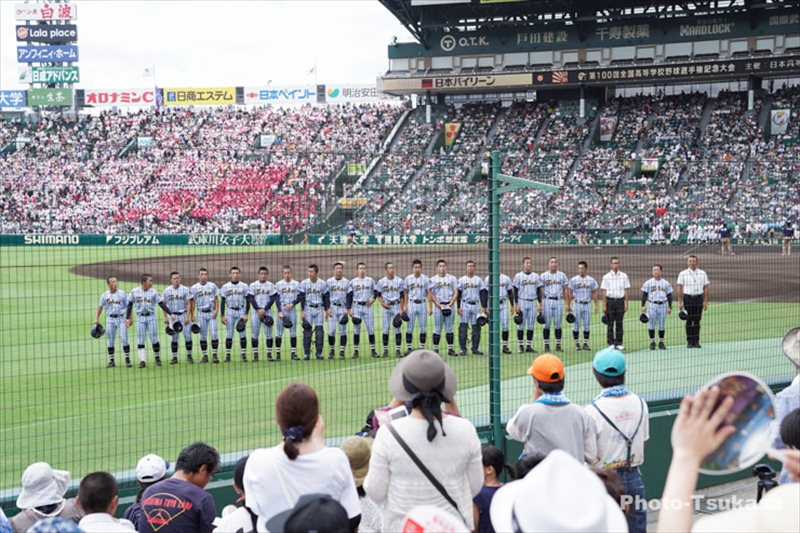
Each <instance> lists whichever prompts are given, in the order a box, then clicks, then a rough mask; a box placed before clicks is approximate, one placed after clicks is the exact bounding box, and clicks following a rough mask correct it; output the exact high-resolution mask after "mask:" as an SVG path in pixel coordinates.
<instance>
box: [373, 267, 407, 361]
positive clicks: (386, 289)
mask: <svg viewBox="0 0 800 533" xmlns="http://www.w3.org/2000/svg"><path fill="white" fill-rule="evenodd" d="M383 270H384V272H386V276H384V277H383V278H381V280H380V281H379V282H378V285H377V286H376V287H375V294H376V295H377V296H378V303H380V304H381V307H383V312H382V313H381V316H382V318H383V356H384V357H386V356H387V354H388V353H389V328H390V327H393V328H394V349H395V355H396V356H397V357H402V356H403V333H402V325H403V321H402V320H401V319H400V302H401V301H402V300H403V280H402V279H400V278H399V277H398V276H395V275H394V265H393V264H392V263H386V264H385V265H384V266H383Z"/></svg>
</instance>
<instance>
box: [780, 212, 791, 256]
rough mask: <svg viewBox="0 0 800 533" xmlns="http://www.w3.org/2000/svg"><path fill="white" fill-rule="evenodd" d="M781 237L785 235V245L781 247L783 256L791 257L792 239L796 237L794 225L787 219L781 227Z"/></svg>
mask: <svg viewBox="0 0 800 533" xmlns="http://www.w3.org/2000/svg"><path fill="white" fill-rule="evenodd" d="M781 237H783V246H782V247H781V256H783V257H789V256H790V255H792V239H793V238H794V225H793V224H792V223H791V222H789V221H787V222H786V224H784V225H783V227H782V228H781Z"/></svg>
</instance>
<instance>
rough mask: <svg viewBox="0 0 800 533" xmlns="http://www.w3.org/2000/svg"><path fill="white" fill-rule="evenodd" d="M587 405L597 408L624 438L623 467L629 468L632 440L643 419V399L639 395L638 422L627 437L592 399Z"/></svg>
mask: <svg viewBox="0 0 800 533" xmlns="http://www.w3.org/2000/svg"><path fill="white" fill-rule="evenodd" d="M595 401H597V400H595ZM589 405H591V406H592V407H594V408H595V409H597V412H598V413H600V416H602V417H603V418H604V419H605V421H606V422H608V425H610V426H611V427H612V428H614V429H615V430H616V431H617V433H619V434H620V435H622V438H624V439H625V446H626V447H627V453H626V457H625V468H630V467H631V448H632V447H633V440H634V439H635V438H636V435H637V434H638V433H639V428H640V427H642V420H643V419H644V400H642V398H641V397H639V405H640V406H641V411H640V412H639V423H638V424H636V429H635V430H634V432H633V434H632V435H631V436H630V437H628V436H627V435H626V434H625V433H623V432H622V430H621V429H619V428H618V427H617V425H616V424H614V422H612V421H611V419H610V418H608V416H606V414H605V413H604V412H603V411H601V410H600V408H599V407H597V404H596V403H595V402H594V401H593V402H592V403H590V404H589Z"/></svg>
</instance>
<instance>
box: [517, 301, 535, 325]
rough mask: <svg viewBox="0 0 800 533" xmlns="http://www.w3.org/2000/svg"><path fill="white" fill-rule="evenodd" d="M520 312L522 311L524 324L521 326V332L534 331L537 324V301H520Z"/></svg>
mask: <svg viewBox="0 0 800 533" xmlns="http://www.w3.org/2000/svg"><path fill="white" fill-rule="evenodd" d="M519 310H520V311H522V324H520V325H519V330H520V331H522V330H524V329H527V330H529V331H533V327H534V324H536V300H523V299H520V301H519Z"/></svg>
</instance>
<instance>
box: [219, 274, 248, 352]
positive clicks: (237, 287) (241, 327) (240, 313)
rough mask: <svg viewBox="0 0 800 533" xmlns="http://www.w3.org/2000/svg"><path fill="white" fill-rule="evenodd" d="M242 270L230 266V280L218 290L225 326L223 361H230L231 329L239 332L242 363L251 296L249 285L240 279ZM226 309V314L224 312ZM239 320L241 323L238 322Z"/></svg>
mask: <svg viewBox="0 0 800 533" xmlns="http://www.w3.org/2000/svg"><path fill="white" fill-rule="evenodd" d="M241 276H242V271H241V270H239V267H236V266H234V267H231V269H230V277H231V280H230V281H229V282H228V283H226V284H225V285H223V286H222V288H221V289H220V290H219V295H220V297H221V303H220V315H222V325H223V326H225V328H226V335H225V362H226V363H230V361H231V348H232V347H233V331H234V329H235V330H236V331H237V332H238V333H239V348H240V349H241V356H242V363H246V362H247V313H248V311H249V310H250V305H251V302H252V298H249V296H250V287H248V286H247V284H246V283H243V282H242V281H240V278H241ZM226 311H227V315H226V314H225V313H226ZM239 321H241V324H239Z"/></svg>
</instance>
